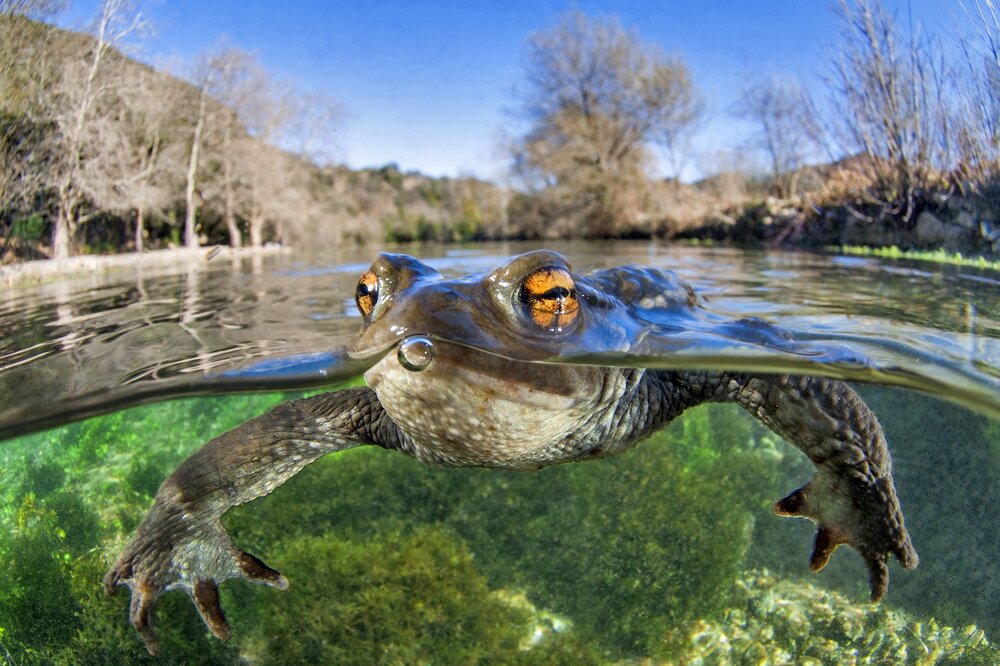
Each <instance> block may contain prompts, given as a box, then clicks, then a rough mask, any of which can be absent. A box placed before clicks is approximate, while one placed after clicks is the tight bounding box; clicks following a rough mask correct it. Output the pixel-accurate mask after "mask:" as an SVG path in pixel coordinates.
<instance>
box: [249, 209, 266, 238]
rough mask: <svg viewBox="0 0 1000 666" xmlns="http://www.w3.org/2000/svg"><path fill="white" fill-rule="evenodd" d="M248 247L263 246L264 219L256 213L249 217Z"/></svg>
mask: <svg viewBox="0 0 1000 666" xmlns="http://www.w3.org/2000/svg"><path fill="white" fill-rule="evenodd" d="M250 245H252V246H253V247H262V246H263V245H264V218H263V216H261V214H260V213H257V212H254V213H253V214H251V215H250Z"/></svg>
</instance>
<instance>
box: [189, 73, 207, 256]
mask: <svg viewBox="0 0 1000 666" xmlns="http://www.w3.org/2000/svg"><path fill="white" fill-rule="evenodd" d="M213 80H214V72H213V71H212V69H211V68H210V67H209V68H205V69H204V70H203V72H202V75H201V80H200V83H199V85H198V92H199V94H198V107H197V112H196V115H195V117H194V127H193V128H192V130H191V139H190V143H189V145H190V150H189V151H188V160H187V172H186V173H185V179H184V244H185V245H187V246H188V247H189V248H196V247H198V246H199V245H200V244H201V242H200V241H199V239H198V228H197V221H198V198H197V195H198V193H197V184H198V173H199V171H198V170H199V167H200V159H201V147H202V141H203V137H204V134H205V123H206V122H207V121H208V111H209V107H208V101H209V90H210V89H211V87H212V84H213Z"/></svg>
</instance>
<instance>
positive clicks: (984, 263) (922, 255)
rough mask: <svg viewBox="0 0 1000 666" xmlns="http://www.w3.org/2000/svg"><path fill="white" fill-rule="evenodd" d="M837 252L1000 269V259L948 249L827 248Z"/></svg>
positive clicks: (848, 246)
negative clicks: (966, 254) (964, 253)
mask: <svg viewBox="0 0 1000 666" xmlns="http://www.w3.org/2000/svg"><path fill="white" fill-rule="evenodd" d="M827 249H828V250H829V251H831V252H835V253H837V254H846V255H853V256H859V257H878V258H880V259H914V260H917V261H932V262H935V263H939V264H950V265H953V266H972V267H973V268H985V269H989V270H994V271H1000V260H998V259H988V258H986V257H966V256H964V255H963V254H961V253H959V252H948V251H947V250H901V249H899V248H898V247H896V246H895V245H892V246H890V247H867V246H862V245H839V246H832V247H829V248H827Z"/></svg>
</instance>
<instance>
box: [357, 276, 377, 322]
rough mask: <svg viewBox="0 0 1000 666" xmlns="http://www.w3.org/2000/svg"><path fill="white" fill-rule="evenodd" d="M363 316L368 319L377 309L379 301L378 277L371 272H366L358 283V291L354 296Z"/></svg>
mask: <svg viewBox="0 0 1000 666" xmlns="http://www.w3.org/2000/svg"><path fill="white" fill-rule="evenodd" d="M354 300H355V301H356V302H357V304H358V309H359V310H361V314H362V315H364V316H365V317H367V316H368V315H370V314H371V313H372V310H374V309H375V303H376V302H377V301H378V277H376V275H375V273H372V272H371V271H365V272H364V274H363V275H362V276H361V279H360V280H359V281H358V290H357V292H355V294H354Z"/></svg>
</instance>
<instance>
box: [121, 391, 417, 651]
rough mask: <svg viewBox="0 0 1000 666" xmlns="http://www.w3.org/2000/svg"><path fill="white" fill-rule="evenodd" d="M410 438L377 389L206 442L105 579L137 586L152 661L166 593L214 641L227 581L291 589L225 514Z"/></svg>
mask: <svg viewBox="0 0 1000 666" xmlns="http://www.w3.org/2000/svg"><path fill="white" fill-rule="evenodd" d="M402 437H403V435H402V434H401V433H400V431H399V429H398V428H397V427H396V425H395V424H394V423H393V422H392V421H391V420H390V419H389V417H388V416H386V414H385V412H384V411H383V410H382V407H381V405H380V404H379V402H378V399H377V398H376V397H375V393H374V392H373V391H372V390H371V389H368V388H355V389H348V390H344V391H338V392H336V393H327V394H324V395H320V396H315V397H312V398H306V399H303V400H295V401H292V402H288V403H285V404H282V405H279V406H278V407H276V408H274V409H273V410H271V411H270V412H267V413H266V414H264V415H262V416H259V417H257V418H255V419H252V420H250V421H247V422H246V423H244V424H243V425H241V426H239V427H238V428H235V429H234V430H231V431H229V432H227V433H225V434H224V435H221V436H219V437H217V438H215V439H213V440H212V441H210V442H209V443H207V444H206V445H205V446H203V447H202V448H201V449H200V450H198V451H197V452H195V453H194V454H192V455H191V456H190V457H189V458H188V459H187V460H185V461H184V462H183V463H181V465H180V466H179V467H178V468H177V469H176V470H175V471H174V473H173V474H171V475H170V476H169V477H168V478H167V480H166V481H164V482H163V485H161V486H160V489H159V491H158V492H157V494H156V499H155V501H154V503H153V507H152V508H151V509H150V510H149V513H148V514H146V517H145V518H144V519H143V521H142V523H141V524H140V525H139V527H138V529H137V530H136V532H135V534H134V535H133V537H132V539H131V540H130V541H129V543H128V545H127V546H126V547H125V549H124V551H123V552H122V554H121V556H120V557H119V558H118V561H117V563H116V564H115V565H114V566H113V567H111V569H110V570H109V571H108V573H107V575H106V576H105V578H104V585H105V590H106V591H107V592H108V593H109V594H113V593H114V592H115V590H116V589H117V586H119V585H127V586H128V587H129V588H131V590H132V602H131V607H130V613H129V615H130V619H131V621H132V625H133V626H134V627H135V628H136V630H138V631H139V633H140V634H141V635H142V638H143V640H144V641H145V643H146V648H147V649H148V650H149V652H150V654H156V652H157V650H158V649H159V646H158V642H157V639H156V635H155V633H154V631H153V629H152V627H151V626H150V617H151V614H152V611H153V607H154V605H155V604H156V600H157V598H158V597H159V596H160V594H162V593H163V592H164V591H166V590H172V589H183V590H184V591H186V592H187V593H188V594H189V595H190V596H191V598H192V600H193V601H194V604H195V606H196V608H197V609H198V612H199V614H200V615H201V617H202V619H203V620H204V621H205V624H207V625H208V627H209V629H211V631H212V633H213V634H215V635H216V636H218V637H219V638H226V637H228V635H229V625H228V624H227V622H226V617H225V615H224V614H223V612H222V607H221V606H220V605H219V593H218V585H219V583H221V582H223V581H225V580H228V579H230V578H245V579H248V580H251V581H253V582H258V583H263V584H266V585H271V586H273V587H277V588H278V589H285V588H286V587H288V581H287V580H286V579H285V577H284V576H282V575H281V574H280V573H278V572H277V571H275V570H274V569H272V568H270V567H268V566H267V565H266V564H264V563H263V562H261V561H260V560H259V559H257V558H256V557H254V556H253V555H251V554H249V553H246V552H244V551H243V550H240V549H239V548H237V547H236V546H234V545H233V543H232V541H231V540H230V538H229V534H228V533H227V532H226V530H225V528H224V527H223V526H222V523H221V522H220V519H221V518H222V516H223V514H225V513H226V511H228V510H229V508H230V507H233V506H236V505H239V504H244V503H246V502H249V501H251V500H253V499H255V498H257V497H261V496H263V495H266V494H268V493H270V492H271V491H273V490H274V489H275V488H277V487H278V486H280V485H281V484H283V483H284V482H285V481H287V480H288V479H289V478H291V477H292V476H293V475H295V474H297V473H298V472H299V471H301V470H302V469H303V468H304V467H305V466H306V465H308V464H309V463H311V462H312V461H313V460H315V459H317V458H319V457H320V456H322V455H325V454H327V453H331V452H334V451H340V450H343V449H347V448H350V447H353V446H357V445H359V444H378V445H381V446H385V447H388V448H399V446H400V442H401V438H402Z"/></svg>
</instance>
